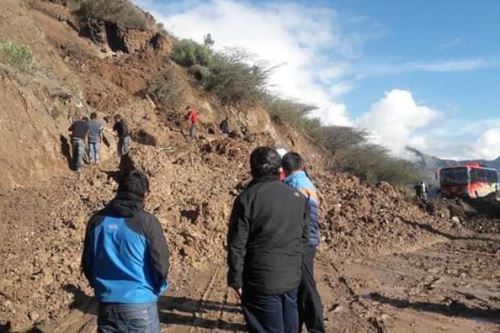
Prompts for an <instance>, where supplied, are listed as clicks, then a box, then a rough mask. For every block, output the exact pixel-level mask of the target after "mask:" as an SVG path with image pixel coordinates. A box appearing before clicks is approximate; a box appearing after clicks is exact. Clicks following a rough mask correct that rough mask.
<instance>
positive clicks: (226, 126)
mask: <svg viewBox="0 0 500 333" xmlns="http://www.w3.org/2000/svg"><path fill="white" fill-rule="evenodd" d="M219 128H220V130H221V132H222V134H225V135H229V118H228V117H226V118H224V120H223V121H222V122H221V123H220V125H219Z"/></svg>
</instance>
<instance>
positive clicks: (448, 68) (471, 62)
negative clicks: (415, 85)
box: [415, 58, 494, 72]
mask: <svg viewBox="0 0 500 333" xmlns="http://www.w3.org/2000/svg"><path fill="white" fill-rule="evenodd" d="M493 65H494V64H493V63H492V62H490V61H488V60H485V59H481V58H478V59H465V60H452V61H444V62H435V63H423V64H415V69H422V70H424V71H428V72H458V71H472V70H477V69H482V68H487V67H490V66H493Z"/></svg>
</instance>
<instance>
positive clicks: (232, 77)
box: [203, 49, 272, 103]
mask: <svg viewBox="0 0 500 333" xmlns="http://www.w3.org/2000/svg"><path fill="white" fill-rule="evenodd" d="M250 60H251V59H250V57H249V56H248V55H247V54H246V53H245V52H243V51H241V50H237V49H233V50H230V51H228V52H226V53H224V54H222V53H218V54H215V55H214V57H213V59H212V61H211V62H210V63H209V64H208V69H209V71H210V76H208V77H207V78H206V79H205V80H204V81H203V84H204V86H205V89H206V90H207V91H210V92H213V93H215V94H216V95H217V96H218V97H219V99H220V100H221V101H222V102H223V103H240V102H255V101H257V100H259V99H261V98H262V97H263V96H264V94H265V92H266V91H267V89H266V88H267V79H268V78H269V74H270V73H271V71H272V69H270V68H265V67H264V66H259V65H253V66H251V65H248V63H249V62H250Z"/></svg>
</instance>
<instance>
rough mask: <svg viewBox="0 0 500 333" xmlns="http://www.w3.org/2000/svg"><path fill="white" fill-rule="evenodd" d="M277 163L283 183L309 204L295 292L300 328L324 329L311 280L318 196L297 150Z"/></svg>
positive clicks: (323, 330)
mask: <svg viewBox="0 0 500 333" xmlns="http://www.w3.org/2000/svg"><path fill="white" fill-rule="evenodd" d="M281 165H282V167H283V170H284V172H285V176H286V178H285V184H287V185H289V186H290V187H292V188H294V189H297V190H298V191H300V192H302V194H304V196H305V197H306V198H307V204H308V207H309V244H308V246H307V247H306V249H305V253H304V262H303V265H302V281H301V282H300V286H299V291H298V306H299V322H300V324H299V325H300V327H301V328H302V325H303V324H305V326H306V328H307V330H308V331H309V332H315V333H316V332H325V327H324V323H323V306H322V304H321V297H320V295H319V293H318V291H317V289H316V282H315V280H314V257H315V255H316V251H317V248H318V245H319V241H320V235H319V221H318V216H319V215H318V210H319V196H318V192H317V191H316V187H315V186H314V184H313V183H312V181H311V179H309V177H308V176H307V174H306V173H305V170H304V160H303V158H302V156H300V155H299V154H298V153H295V152H290V153H287V154H285V155H284V156H283V159H282V162H281Z"/></svg>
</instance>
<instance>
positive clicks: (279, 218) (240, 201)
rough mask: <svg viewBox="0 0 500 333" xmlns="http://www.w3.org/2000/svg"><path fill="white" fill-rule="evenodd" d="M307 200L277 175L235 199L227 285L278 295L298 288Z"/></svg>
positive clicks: (261, 180) (253, 184) (305, 241)
mask: <svg viewBox="0 0 500 333" xmlns="http://www.w3.org/2000/svg"><path fill="white" fill-rule="evenodd" d="M308 219H309V213H308V209H307V203H306V198H305V197H304V196H303V195H302V194H301V193H300V192H298V191H297V190H294V189H292V188H290V187H288V186H287V185H285V184H284V183H282V182H281V181H280V180H279V179H278V177H277V176H276V177H275V176H266V177H262V178H258V179H254V180H253V181H252V182H251V183H250V184H249V186H248V187H247V189H246V190H245V191H244V192H243V193H241V194H240V196H239V197H238V198H237V199H236V201H235V202H234V206H233V211H232V214H231V220H230V225H229V232H228V251H229V254H228V265H229V273H228V285H229V286H230V287H233V288H235V289H239V288H241V287H244V288H245V289H247V290H252V291H255V292H256V293H261V294H266V295H274V294H281V293H284V292H287V291H289V290H292V289H294V288H297V287H298V285H299V283H300V280H301V266H302V254H303V249H304V247H305V246H307V244H308V236H309V235H308V225H309V223H308V222H309V221H308Z"/></svg>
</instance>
